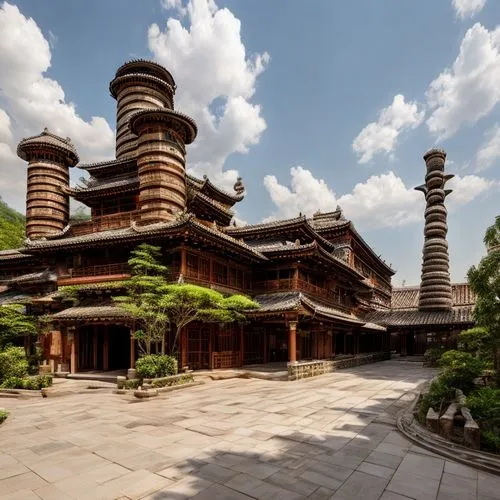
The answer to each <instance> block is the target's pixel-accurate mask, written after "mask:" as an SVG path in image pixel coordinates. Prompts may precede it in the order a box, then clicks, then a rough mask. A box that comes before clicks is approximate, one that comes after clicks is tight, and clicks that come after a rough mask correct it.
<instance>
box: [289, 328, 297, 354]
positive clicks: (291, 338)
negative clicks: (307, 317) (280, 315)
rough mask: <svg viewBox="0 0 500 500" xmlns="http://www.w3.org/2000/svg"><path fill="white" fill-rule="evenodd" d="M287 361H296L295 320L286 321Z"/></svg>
mask: <svg viewBox="0 0 500 500" xmlns="http://www.w3.org/2000/svg"><path fill="white" fill-rule="evenodd" d="M288 361H290V362H294V361H297V321H290V323H288Z"/></svg>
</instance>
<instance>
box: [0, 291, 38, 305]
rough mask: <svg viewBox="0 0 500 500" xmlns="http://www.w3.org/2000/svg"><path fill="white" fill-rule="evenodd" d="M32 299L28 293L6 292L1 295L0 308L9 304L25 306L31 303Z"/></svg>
mask: <svg viewBox="0 0 500 500" xmlns="http://www.w3.org/2000/svg"><path fill="white" fill-rule="evenodd" d="M31 298H32V295H31V294H28V293H19V292H16V291H6V292H3V293H0V306H6V305H8V304H25V303H27V302H30V301H31Z"/></svg>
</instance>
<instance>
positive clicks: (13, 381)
mask: <svg viewBox="0 0 500 500" xmlns="http://www.w3.org/2000/svg"><path fill="white" fill-rule="evenodd" d="M51 385H52V377H51V376H50V375H35V376H33V377H23V378H21V377H9V378H6V379H5V380H4V381H3V382H2V385H0V387H1V388H2V389H27V390H31V391H37V390H40V389H43V388H44V387H50V386H51Z"/></svg>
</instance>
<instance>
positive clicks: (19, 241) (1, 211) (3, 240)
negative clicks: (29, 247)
mask: <svg viewBox="0 0 500 500" xmlns="http://www.w3.org/2000/svg"><path fill="white" fill-rule="evenodd" d="M25 223H26V218H25V217H24V215H22V214H20V213H19V212H16V211H15V210H13V209H12V208H10V207H9V206H8V205H7V203H5V202H4V201H3V200H2V199H1V198H0V250H10V249H11V248H19V247H21V246H22V245H23V243H24V238H25Z"/></svg>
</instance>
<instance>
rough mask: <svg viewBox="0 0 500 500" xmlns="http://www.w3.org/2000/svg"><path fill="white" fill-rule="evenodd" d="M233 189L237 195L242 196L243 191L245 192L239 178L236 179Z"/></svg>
mask: <svg viewBox="0 0 500 500" xmlns="http://www.w3.org/2000/svg"><path fill="white" fill-rule="evenodd" d="M233 189H234V190H235V191H236V193H238V194H242V193H243V191H245V186H244V185H243V182H242V181H241V177H238V178H237V179H236V183H235V184H234V187H233Z"/></svg>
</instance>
